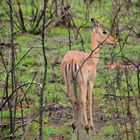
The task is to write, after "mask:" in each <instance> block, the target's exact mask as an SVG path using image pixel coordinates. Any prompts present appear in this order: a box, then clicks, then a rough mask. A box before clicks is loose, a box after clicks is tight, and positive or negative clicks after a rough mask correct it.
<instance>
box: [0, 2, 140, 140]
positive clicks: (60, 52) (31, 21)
mask: <svg viewBox="0 0 140 140" xmlns="http://www.w3.org/2000/svg"><path fill="white" fill-rule="evenodd" d="M139 17H140V0H70V1H69V0H1V1H0V129H1V130H0V139H24V140H25V139H27V140H32V139H40V140H41V139H44V140H45V139H47V140H71V139H75V136H74V134H73V131H72V128H71V123H72V109H71V104H70V101H69V99H68V97H67V94H66V88H65V86H64V82H63V79H62V75H61V73H60V63H61V60H62V57H63V56H64V54H65V53H66V52H67V51H68V50H81V51H85V52H88V51H89V50H90V34H91V32H92V27H91V23H90V19H91V18H95V19H98V20H99V21H101V22H102V23H103V25H104V26H105V27H106V29H108V30H109V31H110V32H111V34H113V35H114V37H116V38H118V47H117V48H114V47H113V46H110V45H104V46H102V48H101V50H100V53H101V55H100V61H99V64H98V68H97V78H96V81H95V87H94V92H93V97H94V110H93V111H94V116H93V117H94V123H95V126H96V128H97V129H98V133H91V134H90V135H91V139H94V140H114V139H118V140H131V139H133V140H138V139H140V45H139V43H140V18H139Z"/></svg>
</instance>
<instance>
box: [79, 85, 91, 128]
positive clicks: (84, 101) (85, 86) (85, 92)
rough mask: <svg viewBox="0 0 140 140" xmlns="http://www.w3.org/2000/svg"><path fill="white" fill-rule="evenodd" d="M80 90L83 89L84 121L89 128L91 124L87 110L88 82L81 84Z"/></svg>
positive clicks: (82, 108) (82, 107) (82, 106)
mask: <svg viewBox="0 0 140 140" xmlns="http://www.w3.org/2000/svg"><path fill="white" fill-rule="evenodd" d="M80 90H81V111H82V112H81V113H82V117H83V121H84V123H85V124H84V126H85V128H86V129H87V130H88V129H89V124H88V119H87V110H86V96H87V84H86V83H82V84H81V85H80Z"/></svg>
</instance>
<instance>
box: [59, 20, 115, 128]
mask: <svg viewBox="0 0 140 140" xmlns="http://www.w3.org/2000/svg"><path fill="white" fill-rule="evenodd" d="M92 22H93V31H92V33H91V52H89V53H84V52H82V51H68V52H67V53H66V54H65V56H64V58H63V60H62V63H61V72H62V74H63V77H64V80H65V83H66V86H67V93H68V96H69V98H70V100H71V103H72V107H73V113H74V114H73V118H74V123H76V121H77V118H76V117H77V116H76V112H77V98H76V95H75V93H74V84H75V83H77V85H78V87H79V89H80V99H81V100H80V101H81V102H80V104H81V113H82V118H83V119H82V120H83V122H82V124H84V127H85V128H89V127H90V128H94V126H93V120H92V90H93V85H94V80H95V77H96V67H97V63H98V59H99V51H100V45H101V44H103V43H107V44H112V45H113V44H116V43H117V39H115V38H113V37H112V36H110V35H109V33H108V32H107V31H106V30H105V29H104V27H103V25H102V24H101V23H100V22H98V21H97V20H93V19H92ZM87 97H88V113H89V114H88V115H87V110H86V105H87V103H86V102H87V101H86V100H87ZM88 119H89V122H88Z"/></svg>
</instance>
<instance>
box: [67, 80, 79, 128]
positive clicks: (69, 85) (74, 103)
mask: <svg viewBox="0 0 140 140" xmlns="http://www.w3.org/2000/svg"><path fill="white" fill-rule="evenodd" d="M73 88H74V87H73V84H72V83H71V82H69V83H67V93H68V96H69V98H70V101H71V104H72V110H73V121H74V122H73V124H72V127H73V129H75V127H76V122H77V100H76V97H75V95H74V89H73Z"/></svg>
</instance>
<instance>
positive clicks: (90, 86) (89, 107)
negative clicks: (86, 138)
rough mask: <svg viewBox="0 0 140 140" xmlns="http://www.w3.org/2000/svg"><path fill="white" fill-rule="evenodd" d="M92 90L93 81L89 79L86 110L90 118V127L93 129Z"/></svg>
mask: <svg viewBox="0 0 140 140" xmlns="http://www.w3.org/2000/svg"><path fill="white" fill-rule="evenodd" d="M92 91H93V82H92V81H90V82H89V84H88V112H89V119H90V127H91V128H92V129H95V128H94V125H93V114H92Z"/></svg>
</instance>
